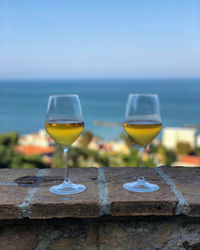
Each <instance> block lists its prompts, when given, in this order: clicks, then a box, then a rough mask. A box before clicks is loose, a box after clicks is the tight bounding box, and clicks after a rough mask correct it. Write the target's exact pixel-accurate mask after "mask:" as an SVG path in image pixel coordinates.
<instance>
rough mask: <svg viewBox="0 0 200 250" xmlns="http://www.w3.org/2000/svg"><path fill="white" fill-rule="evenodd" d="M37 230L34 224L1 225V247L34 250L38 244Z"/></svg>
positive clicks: (15, 249) (8, 249)
mask: <svg viewBox="0 0 200 250" xmlns="http://www.w3.org/2000/svg"><path fill="white" fill-rule="evenodd" d="M36 234H37V231H36V229H35V228H34V227H33V226H32V225H29V226H27V225H15V224H8V225H3V226H0V249H2V250H32V249H35V247H36V246H37V236H36Z"/></svg>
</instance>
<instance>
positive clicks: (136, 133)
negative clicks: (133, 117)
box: [124, 121, 162, 147]
mask: <svg viewBox="0 0 200 250" xmlns="http://www.w3.org/2000/svg"><path fill="white" fill-rule="evenodd" d="M161 128H162V124H161V123H160V122H157V121H129V122H125V123H124V129H125V131H126V133H127V134H128V135H129V136H130V137H131V139H132V140H133V142H134V143H136V144H138V145H139V146H141V147H144V146H147V145H148V144H149V143H150V142H151V141H152V140H153V139H154V138H155V137H156V136H157V135H158V133H159V132H160V130H161Z"/></svg>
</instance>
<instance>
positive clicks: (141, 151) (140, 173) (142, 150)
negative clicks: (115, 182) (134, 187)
mask: <svg viewBox="0 0 200 250" xmlns="http://www.w3.org/2000/svg"><path fill="white" fill-rule="evenodd" d="M144 151H145V147H142V148H140V150H139V161H140V165H139V178H138V179H139V180H144V177H143V175H142V167H143V165H144V163H143V155H144Z"/></svg>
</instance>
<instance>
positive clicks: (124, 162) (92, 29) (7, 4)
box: [0, 0, 200, 168]
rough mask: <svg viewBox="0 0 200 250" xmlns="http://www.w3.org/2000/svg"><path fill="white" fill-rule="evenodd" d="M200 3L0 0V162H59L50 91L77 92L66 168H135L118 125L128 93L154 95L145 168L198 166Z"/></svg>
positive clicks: (23, 164) (12, 165)
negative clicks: (80, 128) (156, 130)
mask: <svg viewBox="0 0 200 250" xmlns="http://www.w3.org/2000/svg"><path fill="white" fill-rule="evenodd" d="M199 13H200V2H199V1H197V0H196V1H195V0H191V1H187V0H174V1H159V2H158V1H156V0H141V1H126V2H122V1H112V0H111V1H104V0H102V1H92V0H90V1H89V0H85V1H80V0H77V1H72V2H69V1H64V0H60V1H59V2H55V1H53V0H44V1H39V0H35V1H25V0H20V1H14V0H1V1H0V133H1V134H0V167H1V168H5V167H6V168H29V167H39V168H40V167H41V168H43V167H62V166H63V161H62V149H61V147H59V146H56V145H55V144H54V142H53V141H51V140H50V138H49V137H48V136H47V134H46V133H45V130H44V123H45V115H46V108H47V102H48V96H49V95H52V94H64V93H65V94H68V93H70V94H78V95H79V97H80V101H81V105H82V109H83V115H84V122H85V132H84V133H83V134H82V136H81V137H80V138H79V139H78V140H77V141H76V142H75V143H74V144H73V146H72V148H71V150H70V151H69V165H70V166H71V167H90V166H96V167H99V166H116V167H117V166H132V167H134V166H138V164H139V156H138V152H137V149H136V148H135V147H134V146H133V144H132V143H131V142H130V140H129V138H128V137H127V136H126V134H125V133H124V130H123V126H122V123H123V120H124V113H125V107H126V101H127V97H128V94H129V93H156V94H158V96H159V100H160V107H161V115H162V125H163V129H162V131H161V133H160V134H159V136H158V137H157V138H156V139H155V140H154V141H153V142H152V144H151V145H150V146H149V147H148V148H147V149H146V152H145V154H144V161H145V166H152V167H154V166H159V165H172V166H173V165H176V166H177V165H180V166H200V136H199V130H200V14H199Z"/></svg>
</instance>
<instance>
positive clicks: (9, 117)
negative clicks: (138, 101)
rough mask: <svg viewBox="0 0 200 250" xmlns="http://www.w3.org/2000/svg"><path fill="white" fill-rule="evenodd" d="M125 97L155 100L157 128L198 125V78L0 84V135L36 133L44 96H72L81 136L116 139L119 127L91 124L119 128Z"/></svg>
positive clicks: (41, 121)
mask: <svg viewBox="0 0 200 250" xmlns="http://www.w3.org/2000/svg"><path fill="white" fill-rule="evenodd" d="M129 93H156V94H158V96H159V100H160V107H161V116H162V124H163V127H183V126H184V125H185V124H190V125H200V78H187V79H186V78H185V79H178V78H176V79H152V78H151V79H139V78H137V79H51V80H50V79H43V80H37V79H35V80H0V124H1V126H0V132H1V133H3V132H10V131H18V132H19V133H20V135H23V134H28V133H34V132H37V131H38V130H40V129H42V128H44V124H45V116H46V109H47V102H48V97H49V95H53V94H78V95H79V97H80V101H81V105H82V109H83V117H84V123H85V130H91V131H92V132H93V133H94V134H95V135H98V136H100V137H102V138H103V139H106V140H112V139H119V136H120V134H121V133H123V132H124V131H123V127H117V126H116V127H112V126H96V125H95V124H94V121H100V122H102V121H106V122H117V123H122V122H123V120H124V113H125V107H126V101H127V97H128V94H129Z"/></svg>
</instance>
